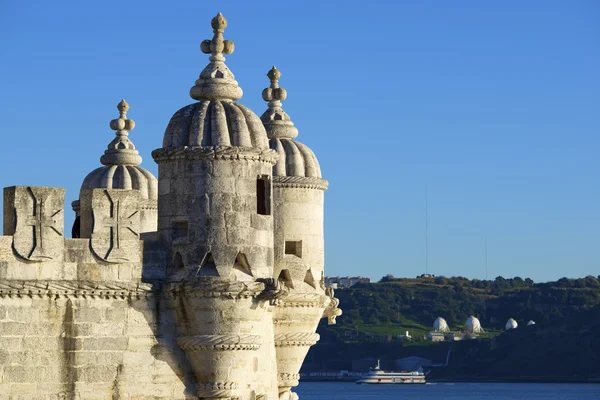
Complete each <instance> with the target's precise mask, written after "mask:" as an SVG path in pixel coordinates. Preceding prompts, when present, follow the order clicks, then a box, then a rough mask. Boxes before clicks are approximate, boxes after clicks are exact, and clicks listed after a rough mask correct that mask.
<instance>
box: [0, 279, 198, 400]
mask: <svg viewBox="0 0 600 400" xmlns="http://www.w3.org/2000/svg"><path fill="white" fill-rule="evenodd" d="M161 310H164V311H165V312H163V313H161ZM174 327H175V326H174V324H173V321H172V319H171V318H169V312H168V310H166V309H165V307H164V302H161V301H160V297H159V296H156V295H155V294H154V293H153V292H152V289H151V287H150V286H148V285H137V284H136V285H124V284H113V285H109V284H101V285H98V284H95V283H85V282H78V283H73V282H62V283H60V282H53V283H48V282H46V283H44V282H31V281H27V282H16V281H11V282H10V283H8V284H7V282H6V281H2V282H0V378H1V379H0V382H1V383H0V399H9V398H10V399H82V400H83V399H86V400H87V399H138V398H139V399H142V398H144V399H146V398H153V399H183V398H185V394H184V393H185V387H186V386H185V384H186V371H185V370H182V366H183V368H185V365H186V362H185V356H184V355H183V354H182V353H181V351H180V350H178V349H177V347H176V346H175V345H174V342H173V339H172V338H173V332H174ZM188 375H189V373H188ZM188 385H189V382H188Z"/></svg>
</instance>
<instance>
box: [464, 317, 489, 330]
mask: <svg viewBox="0 0 600 400" xmlns="http://www.w3.org/2000/svg"><path fill="white" fill-rule="evenodd" d="M465 332H467V333H472V334H477V333H483V332H485V331H484V330H483V327H482V326H481V322H479V319H477V318H476V317H474V316H473V315H471V316H470V317H469V318H467V320H466V321H465Z"/></svg>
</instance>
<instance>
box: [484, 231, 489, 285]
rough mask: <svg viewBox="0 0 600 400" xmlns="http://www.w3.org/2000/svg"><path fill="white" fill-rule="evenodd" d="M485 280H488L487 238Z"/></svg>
mask: <svg viewBox="0 0 600 400" xmlns="http://www.w3.org/2000/svg"><path fill="white" fill-rule="evenodd" d="M485 280H486V281H487V280H488V250H487V236H486V237H485Z"/></svg>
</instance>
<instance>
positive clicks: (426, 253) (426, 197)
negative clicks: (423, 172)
mask: <svg viewBox="0 0 600 400" xmlns="http://www.w3.org/2000/svg"><path fill="white" fill-rule="evenodd" d="M428 197H429V196H428V190H427V185H425V274H428V273H429V199H428Z"/></svg>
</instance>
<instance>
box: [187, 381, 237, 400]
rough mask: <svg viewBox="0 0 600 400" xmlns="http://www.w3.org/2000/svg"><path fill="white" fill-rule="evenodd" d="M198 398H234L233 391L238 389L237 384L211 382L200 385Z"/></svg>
mask: <svg viewBox="0 0 600 400" xmlns="http://www.w3.org/2000/svg"><path fill="white" fill-rule="evenodd" d="M197 387H198V397H200V398H205V397H209V398H217V399H218V398H226V399H229V398H231V396H233V391H234V390H235V389H237V388H238V384H237V382H209V383H198V386H197Z"/></svg>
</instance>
